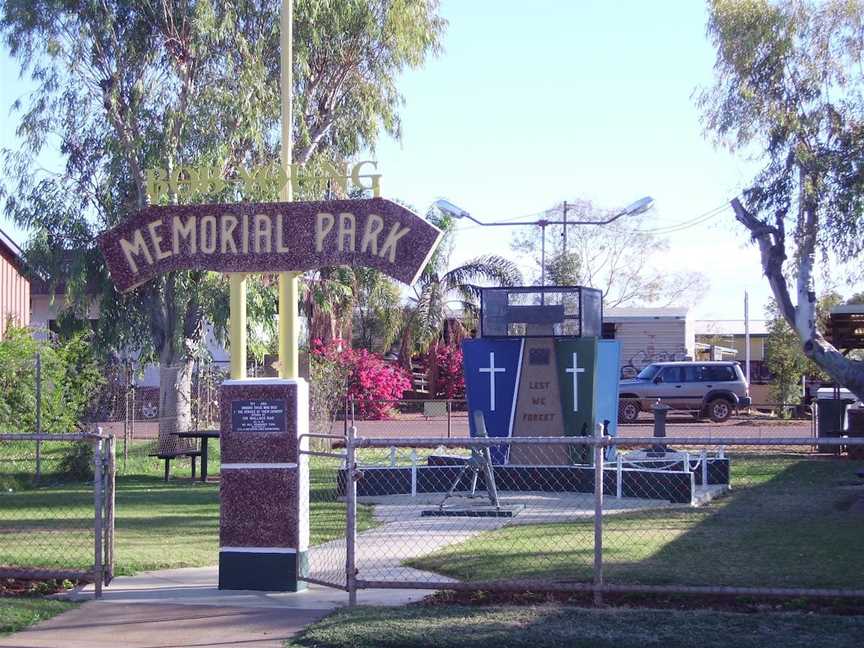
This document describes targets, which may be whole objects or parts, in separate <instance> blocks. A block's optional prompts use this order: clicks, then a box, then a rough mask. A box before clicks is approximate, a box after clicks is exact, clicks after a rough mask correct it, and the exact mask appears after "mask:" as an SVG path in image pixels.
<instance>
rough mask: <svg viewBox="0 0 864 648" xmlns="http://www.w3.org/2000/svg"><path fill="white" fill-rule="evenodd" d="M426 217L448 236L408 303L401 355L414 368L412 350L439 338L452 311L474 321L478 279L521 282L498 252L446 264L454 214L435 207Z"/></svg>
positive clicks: (487, 282) (511, 283)
mask: <svg viewBox="0 0 864 648" xmlns="http://www.w3.org/2000/svg"><path fill="white" fill-rule="evenodd" d="M426 217H427V219H429V221H430V222H432V223H433V224H434V225H436V226H437V227H439V228H440V229H442V230H443V231H444V237H443V239H442V241H441V244H440V245H439V246H438V249H437V250H436V251H435V253H434V254H433V256H432V258H431V259H430V261H429V263H428V264H427V265H426V268H425V269H424V270H423V274H422V275H421V276H420V279H419V280H418V281H417V283H415V284H414V286H412V289H413V291H414V295H413V296H412V297H411V298H410V299H409V304H408V305H407V307H406V309H405V315H404V317H403V321H404V325H403V333H402V344H401V348H400V353H399V356H400V362H401V363H402V365H403V366H405V367H406V368H410V360H411V356H412V355H414V354H415V353H418V352H419V353H425V352H427V351H429V350H430V347H432V346H434V345H436V344H437V343H438V341H439V339H440V338H441V336H442V334H443V332H444V328H445V323H446V322H447V320H448V316H449V315H450V314H451V313H453V312H454V311H456V312H459V313H460V314H461V320H462V324H463V325H465V324H467V325H469V326H470V325H473V323H474V322H475V321H476V319H477V315H478V313H479V307H480V304H479V300H480V290H481V286H480V285H478V284H485V285H492V286H516V285H519V284H521V282H522V273H521V272H520V271H519V268H518V267H517V266H516V264H515V263H513V262H512V261H510V260H509V259H506V258H504V257H502V256H498V255H495V254H485V255H482V256H479V257H476V258H474V259H471V260H470V261H468V262H467V263H465V264H463V265H461V266H458V267H456V268H452V269H449V270H448V269H447V268H448V266H449V261H450V253H451V252H452V248H453V237H454V235H455V228H454V223H453V219H452V218H451V217H450V216H448V215H443V214H440V213H439V212H438V211H437V210H433V211H430V212H429V213H428V214H427V215H426ZM431 355H434V354H430V356H431Z"/></svg>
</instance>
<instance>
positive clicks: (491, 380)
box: [480, 351, 507, 412]
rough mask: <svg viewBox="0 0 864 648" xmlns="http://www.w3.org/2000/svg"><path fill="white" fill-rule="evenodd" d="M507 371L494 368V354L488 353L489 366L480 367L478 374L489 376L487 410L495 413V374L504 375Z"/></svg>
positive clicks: (501, 368)
mask: <svg viewBox="0 0 864 648" xmlns="http://www.w3.org/2000/svg"><path fill="white" fill-rule="evenodd" d="M506 371H507V370H506V369H505V368H504V367H496V366H495V352H494V351H490V352H489V366H488V367H481V368H480V373H488V374H489V393H490V397H489V410H490V411H492V412H494V411H495V374H496V373H505V372H506Z"/></svg>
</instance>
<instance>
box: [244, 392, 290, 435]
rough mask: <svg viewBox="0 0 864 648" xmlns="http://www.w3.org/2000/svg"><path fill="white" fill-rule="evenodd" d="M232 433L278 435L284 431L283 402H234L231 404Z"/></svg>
mask: <svg viewBox="0 0 864 648" xmlns="http://www.w3.org/2000/svg"><path fill="white" fill-rule="evenodd" d="M231 428H232V431H233V432H258V433H268V432H272V433H278V432H283V431H284V430H285V401H284V400H278V399H277V400H236V401H233V402H232V403H231Z"/></svg>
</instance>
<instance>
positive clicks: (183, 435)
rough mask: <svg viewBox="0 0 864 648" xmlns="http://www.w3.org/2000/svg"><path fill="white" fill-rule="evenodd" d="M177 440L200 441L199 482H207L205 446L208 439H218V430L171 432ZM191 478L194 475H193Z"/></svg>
mask: <svg viewBox="0 0 864 648" xmlns="http://www.w3.org/2000/svg"><path fill="white" fill-rule="evenodd" d="M172 434H173V435H174V436H176V437H177V438H178V439H200V440H201V481H202V482H206V481H207V444H208V443H209V442H210V439H218V438H219V430H189V431H188V432H173V433H172ZM192 477H193V478H194V477H195V475H194V473H193V475H192Z"/></svg>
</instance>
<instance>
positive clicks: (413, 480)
mask: <svg viewBox="0 0 864 648" xmlns="http://www.w3.org/2000/svg"><path fill="white" fill-rule="evenodd" d="M411 497H417V448H411Z"/></svg>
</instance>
